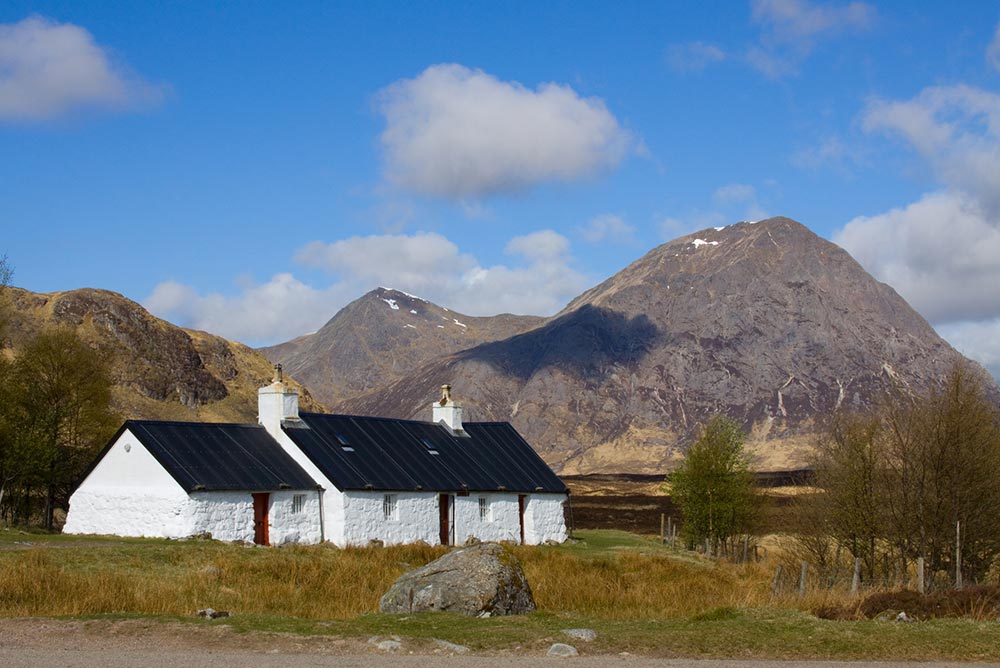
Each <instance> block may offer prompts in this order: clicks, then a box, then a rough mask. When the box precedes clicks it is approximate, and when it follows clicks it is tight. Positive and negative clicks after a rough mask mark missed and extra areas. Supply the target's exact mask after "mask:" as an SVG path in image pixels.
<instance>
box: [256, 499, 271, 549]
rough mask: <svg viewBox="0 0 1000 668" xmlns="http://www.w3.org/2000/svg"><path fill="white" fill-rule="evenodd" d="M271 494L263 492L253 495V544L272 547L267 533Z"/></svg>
mask: <svg viewBox="0 0 1000 668" xmlns="http://www.w3.org/2000/svg"><path fill="white" fill-rule="evenodd" d="M270 496H271V495H270V494H268V493H267V492H263V493H260V494H254V495H253V542H254V543H256V544H257V545H270V544H271V541H270V540H269V538H268V532H267V529H268V527H267V525H268V521H267V507H268V506H269V505H270V503H269V502H270Z"/></svg>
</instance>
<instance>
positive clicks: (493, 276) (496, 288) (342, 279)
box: [144, 230, 590, 345]
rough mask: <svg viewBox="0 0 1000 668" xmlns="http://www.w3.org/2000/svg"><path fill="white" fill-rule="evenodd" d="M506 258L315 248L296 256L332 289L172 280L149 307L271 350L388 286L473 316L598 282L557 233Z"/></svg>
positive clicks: (440, 246) (394, 245) (442, 248)
mask: <svg viewBox="0 0 1000 668" xmlns="http://www.w3.org/2000/svg"><path fill="white" fill-rule="evenodd" d="M504 252H505V254H506V255H508V256H509V257H510V258H511V262H509V263H504V264H497V265H493V266H483V265H481V264H480V263H479V262H478V261H477V260H476V259H475V258H474V257H472V256H471V255H469V254H466V253H462V252H461V250H460V249H459V247H458V246H457V245H456V244H454V243H453V242H451V241H450V240H448V239H447V238H445V237H443V236H441V235H439V234H433V233H417V234H413V235H373V236H367V237H352V238H350V239H343V240H340V241H335V242H333V243H322V242H313V243H310V244H308V245H306V246H305V247H303V248H302V249H301V250H300V251H299V253H298V254H297V256H296V260H297V261H298V262H299V263H301V264H303V265H306V266H312V267H317V268H320V269H323V270H325V271H327V272H329V273H330V274H333V275H334V276H335V278H334V280H333V282H332V284H330V285H329V286H327V287H325V288H315V287H312V286H309V285H307V284H305V283H303V282H301V281H300V280H298V279H296V278H295V277H294V276H292V275H291V274H288V273H283V274H277V275H276V276H274V277H273V278H272V279H271V280H270V281H268V282H266V283H263V284H259V285H258V284H249V285H246V286H243V289H242V291H241V292H239V293H238V294H236V295H222V294H207V295H203V294H200V293H199V292H198V291H197V290H195V289H194V288H192V287H191V286H188V285H184V284H181V283H177V282H174V281H168V282H164V283H161V284H160V285H158V286H156V288H155V289H154V291H153V293H152V294H151V295H150V296H149V297H148V298H147V299H146V300H145V301H144V305H145V306H146V308H148V309H149V310H150V311H152V312H153V313H155V314H156V315H158V316H160V317H163V318H166V319H168V320H170V321H172V322H176V323H178V324H181V325H183V326H185V327H194V328H197V329H204V330H207V331H210V332H213V333H215V334H219V335H221V336H225V337H226V338H231V339H237V340H240V341H244V342H247V343H250V344H251V345H263V344H267V343H276V342H279V341H284V340H288V339H291V338H293V337H295V336H299V335H301V334H303V333H305V332H308V331H313V330H315V329H318V328H319V327H320V326H322V324H323V323H324V322H326V321H327V320H328V319H329V318H330V317H331V316H333V314H334V313H336V311H337V310H339V309H340V308H342V307H343V306H344V305H346V304H347V303H348V302H349V301H351V300H353V299H356V298H358V297H360V296H361V295H362V294H364V293H365V292H367V291H368V290H371V289H373V288H375V287H378V286H380V285H381V286H386V287H392V288H397V289H399V290H405V291H406V292H409V293H411V294H417V295H420V296H421V297H423V298H425V299H429V300H430V301H433V302H435V303H437V304H441V305H443V306H447V307H448V308H452V309H455V310H457V311H460V312H462V313H466V314H468V315H495V314H497V313H503V312H511V313H529V314H537V315H551V314H553V313H555V312H556V311H558V310H559V309H560V308H562V307H563V306H564V305H565V304H566V303H567V302H568V301H569V300H570V299H571V298H573V297H575V296H576V295H577V294H579V293H580V292H582V291H583V290H584V289H585V288H586V287H587V286H588V285H589V283H590V280H589V278H588V277H587V276H585V275H584V274H582V273H581V272H579V271H577V270H576V269H575V268H574V267H573V258H572V255H571V253H570V243H569V240H568V239H566V237H564V236H562V235H561V234H558V233H557V232H554V231H552V230H540V231H537V232H533V233H531V234H527V235H524V236H519V237H514V238H513V239H511V240H510V241H509V242H508V243H507V245H506V246H505V249H504Z"/></svg>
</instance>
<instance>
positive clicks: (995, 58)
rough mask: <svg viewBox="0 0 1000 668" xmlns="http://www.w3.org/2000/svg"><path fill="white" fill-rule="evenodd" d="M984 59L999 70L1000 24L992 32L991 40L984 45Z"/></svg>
mask: <svg viewBox="0 0 1000 668" xmlns="http://www.w3.org/2000/svg"><path fill="white" fill-rule="evenodd" d="M986 60H987V61H988V62H989V63H990V65H992V66H993V67H994V68H996V69H998V70H1000V25H998V26H997V29H996V32H994V33H993V41H992V42H990V45H989V46H988V47H986Z"/></svg>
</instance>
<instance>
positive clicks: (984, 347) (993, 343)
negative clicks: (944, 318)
mask: <svg viewBox="0 0 1000 668" xmlns="http://www.w3.org/2000/svg"><path fill="white" fill-rule="evenodd" d="M937 331H938V334H940V335H941V336H942V338H944V339H946V340H947V341H948V343H950V344H951V345H953V346H954V347H955V349H956V350H958V352H960V353H962V354H963V355H965V356H966V357H969V358H971V359H974V360H976V361H977V362H979V363H980V364H982V365H983V366H985V367H986V368H987V369H988V370H989V372H990V373H992V374H993V376H994V377H995V378H1000V318H993V319H991V320H986V321H981V322H956V323H951V324H948V325H942V326H939V327H938V328H937Z"/></svg>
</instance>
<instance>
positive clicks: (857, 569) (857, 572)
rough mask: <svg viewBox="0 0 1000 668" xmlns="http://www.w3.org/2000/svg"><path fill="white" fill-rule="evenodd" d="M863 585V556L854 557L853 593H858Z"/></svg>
mask: <svg viewBox="0 0 1000 668" xmlns="http://www.w3.org/2000/svg"><path fill="white" fill-rule="evenodd" d="M860 586H861V557H855V559H854V577H852V578H851V593H852V594H857V593H858V587H860Z"/></svg>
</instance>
